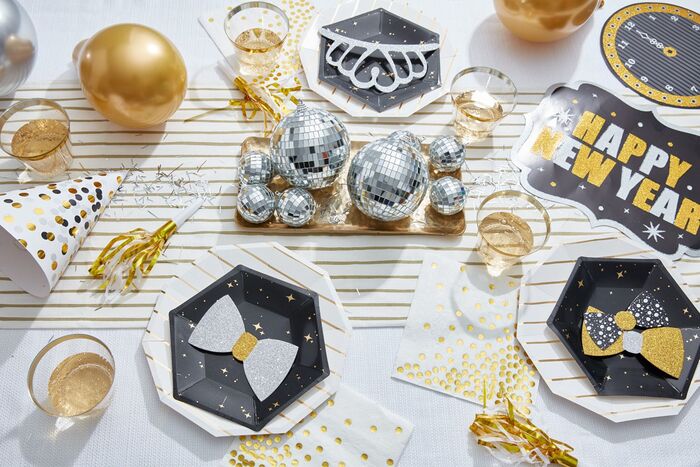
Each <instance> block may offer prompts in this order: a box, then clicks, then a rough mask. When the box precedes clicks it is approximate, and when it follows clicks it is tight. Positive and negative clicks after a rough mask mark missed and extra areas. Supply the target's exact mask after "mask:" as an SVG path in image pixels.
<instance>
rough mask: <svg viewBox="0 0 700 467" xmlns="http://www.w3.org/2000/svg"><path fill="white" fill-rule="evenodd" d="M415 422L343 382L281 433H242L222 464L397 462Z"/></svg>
mask: <svg viewBox="0 0 700 467" xmlns="http://www.w3.org/2000/svg"><path fill="white" fill-rule="evenodd" d="M412 432H413V424H412V423H411V422H409V421H407V420H405V419H403V418H401V417H399V416H398V415H395V414H393V413H392V412H389V411H388V410H386V409H385V408H384V407H382V406H380V405H379V404H377V403H376V402H374V401H371V400H369V399H367V398H366V397H364V396H362V395H361V394H359V393H358V392H356V391H354V390H353V389H350V388H349V387H348V386H346V385H344V384H341V385H340V388H339V389H338V392H337V393H336V395H335V396H334V397H332V398H331V399H328V401H326V402H325V403H324V404H323V405H322V406H321V407H319V408H318V409H317V410H314V411H312V412H311V413H310V414H309V415H308V416H307V417H306V418H304V419H303V420H302V421H301V422H300V423H299V424H298V425H296V426H295V427H294V428H292V429H291V430H290V431H288V432H287V433H286V434H280V435H253V436H241V437H239V438H236V440H235V441H234V442H233V444H232V445H231V447H230V449H229V452H228V453H227V454H226V456H225V457H224V463H225V464H227V465H236V466H256V465H267V466H274V465H277V466H279V465H288V466H290V465H315V466H321V467H328V466H334V467H336V466H340V467H352V466H356V465H371V466H384V465H395V464H397V463H398V460H399V457H401V453H402V452H403V450H404V448H405V447H406V444H407V443H408V439H409V438H410V437H411V433H412Z"/></svg>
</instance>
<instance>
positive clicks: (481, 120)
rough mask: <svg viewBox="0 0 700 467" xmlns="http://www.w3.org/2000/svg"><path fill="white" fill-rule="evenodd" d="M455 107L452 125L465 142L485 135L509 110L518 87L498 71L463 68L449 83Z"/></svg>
mask: <svg viewBox="0 0 700 467" xmlns="http://www.w3.org/2000/svg"><path fill="white" fill-rule="evenodd" d="M450 96H451V97H452V103H453V104H454V108H455V119H454V128H455V132H456V133H457V136H458V137H459V138H461V139H462V142H463V143H465V144H469V143H473V142H476V141H480V140H483V139H485V138H488V136H489V135H490V134H491V132H493V130H494V128H496V126H497V125H498V123H499V122H501V120H503V119H504V118H505V117H506V116H508V115H509V114H510V113H512V112H513V110H514V109H515V105H516V100H517V97H518V90H517V88H516V87H515V84H514V83H513V81H512V80H511V79H510V78H509V77H508V76H506V75H505V74H503V73H502V72H500V71H498V70H496V69H494V68H488V67H480V66H479V67H472V68H466V69H464V70H462V71H460V72H459V73H457V74H456V75H455V77H454V78H453V79H452V85H451V86H450Z"/></svg>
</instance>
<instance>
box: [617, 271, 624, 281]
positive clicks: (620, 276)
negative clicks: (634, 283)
mask: <svg viewBox="0 0 700 467" xmlns="http://www.w3.org/2000/svg"><path fill="white" fill-rule="evenodd" d="M623 277H625V273H624V272H623V271H618V273H617V278H618V279H622V278H623Z"/></svg>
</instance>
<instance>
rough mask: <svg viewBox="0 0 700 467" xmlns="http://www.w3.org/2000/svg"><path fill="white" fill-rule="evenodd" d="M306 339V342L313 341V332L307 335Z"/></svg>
mask: <svg viewBox="0 0 700 467" xmlns="http://www.w3.org/2000/svg"><path fill="white" fill-rule="evenodd" d="M304 339H306V342H311V333H309V334H307V335H305V336H304Z"/></svg>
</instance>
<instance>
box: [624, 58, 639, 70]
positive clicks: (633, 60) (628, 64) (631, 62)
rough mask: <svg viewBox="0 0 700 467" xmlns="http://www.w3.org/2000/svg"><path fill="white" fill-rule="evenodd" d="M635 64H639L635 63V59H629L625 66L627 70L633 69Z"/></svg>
mask: <svg viewBox="0 0 700 467" xmlns="http://www.w3.org/2000/svg"><path fill="white" fill-rule="evenodd" d="M635 63H637V62H636V61H635V59H633V58H628V59H627V61H626V62H625V66H626V67H627V68H632V67H633V66H634V64H635Z"/></svg>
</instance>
